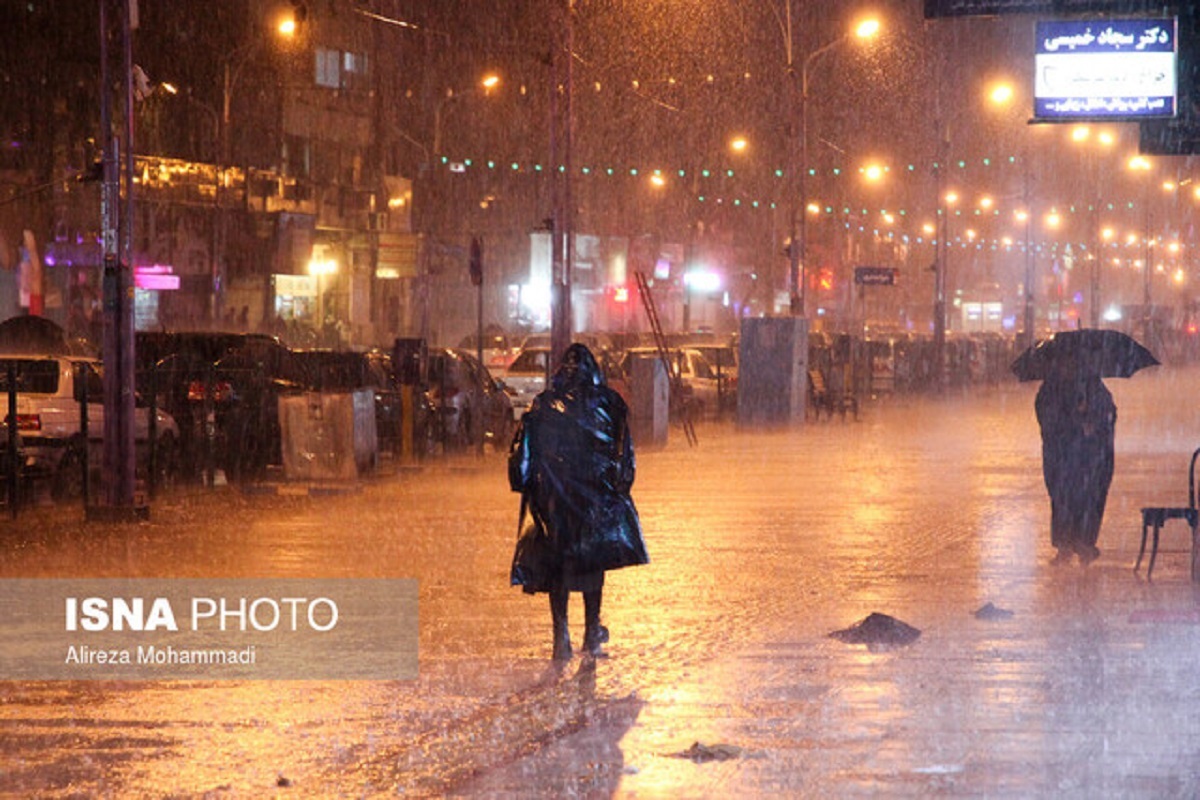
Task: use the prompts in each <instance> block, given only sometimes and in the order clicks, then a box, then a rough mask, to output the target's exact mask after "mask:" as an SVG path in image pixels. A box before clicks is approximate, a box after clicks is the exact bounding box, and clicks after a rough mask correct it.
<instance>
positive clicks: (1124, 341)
mask: <svg viewBox="0 0 1200 800" xmlns="http://www.w3.org/2000/svg"><path fill="white" fill-rule="evenodd" d="M1156 364H1158V359H1157V358H1155V357H1154V354H1153V353H1151V352H1150V351H1149V350H1147V349H1146V348H1145V347H1143V346H1142V345H1141V344H1139V343H1138V342H1137V340H1135V339H1134V338H1133V337H1132V336H1130V335H1128V334H1125V333H1122V332H1121V331H1114V330H1099V329H1095V328H1083V329H1080V330H1074V331H1062V332H1060V333H1056V334H1054V335H1053V336H1051V337H1050V338H1049V339H1045V340H1043V341H1040V342H1038V343H1037V344H1036V345H1034V346H1033V347H1030V348H1029V349H1028V350H1026V351H1025V352H1024V353H1021V355H1019V356H1018V357H1017V360H1016V361H1014V362H1013V363H1012V371H1013V374H1014V375H1016V376H1017V377H1018V378H1020V379H1021V380H1023V381H1041V380H1045V379H1046V378H1049V377H1051V376H1053V375H1081V376H1082V375H1095V376H1097V377H1100V378H1128V377H1129V376H1130V375H1132V374H1133V373H1135V372H1137V371H1138V370H1139V369H1142V368H1143V367H1153V366H1155V365H1156Z"/></svg>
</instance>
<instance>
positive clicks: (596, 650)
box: [583, 586, 608, 656]
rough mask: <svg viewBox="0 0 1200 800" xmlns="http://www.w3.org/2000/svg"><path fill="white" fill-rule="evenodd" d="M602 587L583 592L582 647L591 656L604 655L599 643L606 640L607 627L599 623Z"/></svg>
mask: <svg viewBox="0 0 1200 800" xmlns="http://www.w3.org/2000/svg"><path fill="white" fill-rule="evenodd" d="M603 593H604V588H603V586H602V587H601V588H599V589H595V590H593V591H590V592H584V593H583V614H584V632H583V649H584V650H586V651H587V652H588V653H589V654H591V655H593V656H601V655H604V651H603V650H602V649H601V647H600V646H601V645H602V644H604V643H605V642H607V641H608V628H606V627H604V626H603V625H601V624H600V602H601V600H602V599H603Z"/></svg>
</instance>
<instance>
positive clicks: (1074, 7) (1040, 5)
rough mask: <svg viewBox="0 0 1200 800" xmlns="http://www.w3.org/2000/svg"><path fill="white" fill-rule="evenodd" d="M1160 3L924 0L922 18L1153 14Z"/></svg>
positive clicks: (1141, 0) (1133, 0) (1123, 0)
mask: <svg viewBox="0 0 1200 800" xmlns="http://www.w3.org/2000/svg"><path fill="white" fill-rule="evenodd" d="M1162 7H1163V3H1162V2H1161V0H1159V2H1153V0H925V19H935V18H937V17H973V16H988V17H994V16H1002V15H1005V14H1041V15H1045V16H1067V15H1069V14H1155V13H1161V12H1162Z"/></svg>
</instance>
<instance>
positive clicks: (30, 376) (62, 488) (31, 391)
mask: <svg viewBox="0 0 1200 800" xmlns="http://www.w3.org/2000/svg"><path fill="white" fill-rule="evenodd" d="M10 375H11V376H12V377H13V378H14V379H15V386H16V407H17V413H16V419H17V431H18V433H19V434H20V437H21V443H22V447H21V452H22V455H23V457H24V463H23V465H22V471H23V472H24V474H26V475H27V476H29V477H31V478H41V477H49V478H50V479H51V481H52V483H51V489H52V492H53V494H54V496H55V497H56V498H66V497H71V496H77V495H78V494H79V493H80V492H81V490H82V485H81V484H82V480H83V458H84V448H83V432H82V421H83V414H82V411H81V407H82V403H81V401H82V400H83V398H84V392H85V389H86V395H87V401H88V405H87V409H88V413H87V426H88V430H87V440H88V447H87V451H86V454H87V458H88V461H89V466H90V467H91V468H93V469H98V468H99V464H100V459H101V454H102V452H103V437H104V405H103V403H104V386H103V381H102V377H101V367H100V362H99V361H98V360H97V359H94V358H88V357H80V356H66V355H47V356H42V355H30V354H26V353H22V354H4V353H0V390H2V391H0V408H3V409H4V413H3V416H4V417H5V418H7V415H8V402H9V400H8V394H9V388H10V387H9V379H10ZM155 423H156V427H155V437H156V441H157V443H158V447H157V450H156V453H155V460H156V464H157V471H158V474H159V476H160V477H167V476H170V475H172V474H173V473H174V469H175V467H176V465H177V456H178V447H177V445H178V442H179V429H178V427H176V425H175V420H174V419H172V418H171V416H170V415H169V414H167V413H166V412H164V411H158V413H157V415H156V418H155ZM133 425H134V439H135V441H136V443H137V447H138V460H139V464H145V463H147V462H148V457H147V456H148V449H147V448H146V447H145V445H146V443H147V442H149V440H150V413H149V408H148V407H146V406H145V405H144V404H142V403H141V401H140V400H138V401H137V404H136V407H135V409H134V420H133Z"/></svg>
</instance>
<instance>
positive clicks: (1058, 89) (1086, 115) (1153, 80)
mask: <svg viewBox="0 0 1200 800" xmlns="http://www.w3.org/2000/svg"><path fill="white" fill-rule="evenodd" d="M1035 29H1036V35H1037V47H1036V48H1035V52H1034V71H1035V78H1034V88H1033V95H1034V109H1033V115H1034V118H1035V119H1039V120H1044V121H1074V120H1120V119H1148V118H1154V117H1173V116H1175V90H1176V74H1177V71H1176V63H1177V62H1176V49H1175V46H1176V31H1175V20H1173V19H1123V20H1071V21H1054V22H1038V23H1037V24H1036V28H1035Z"/></svg>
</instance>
